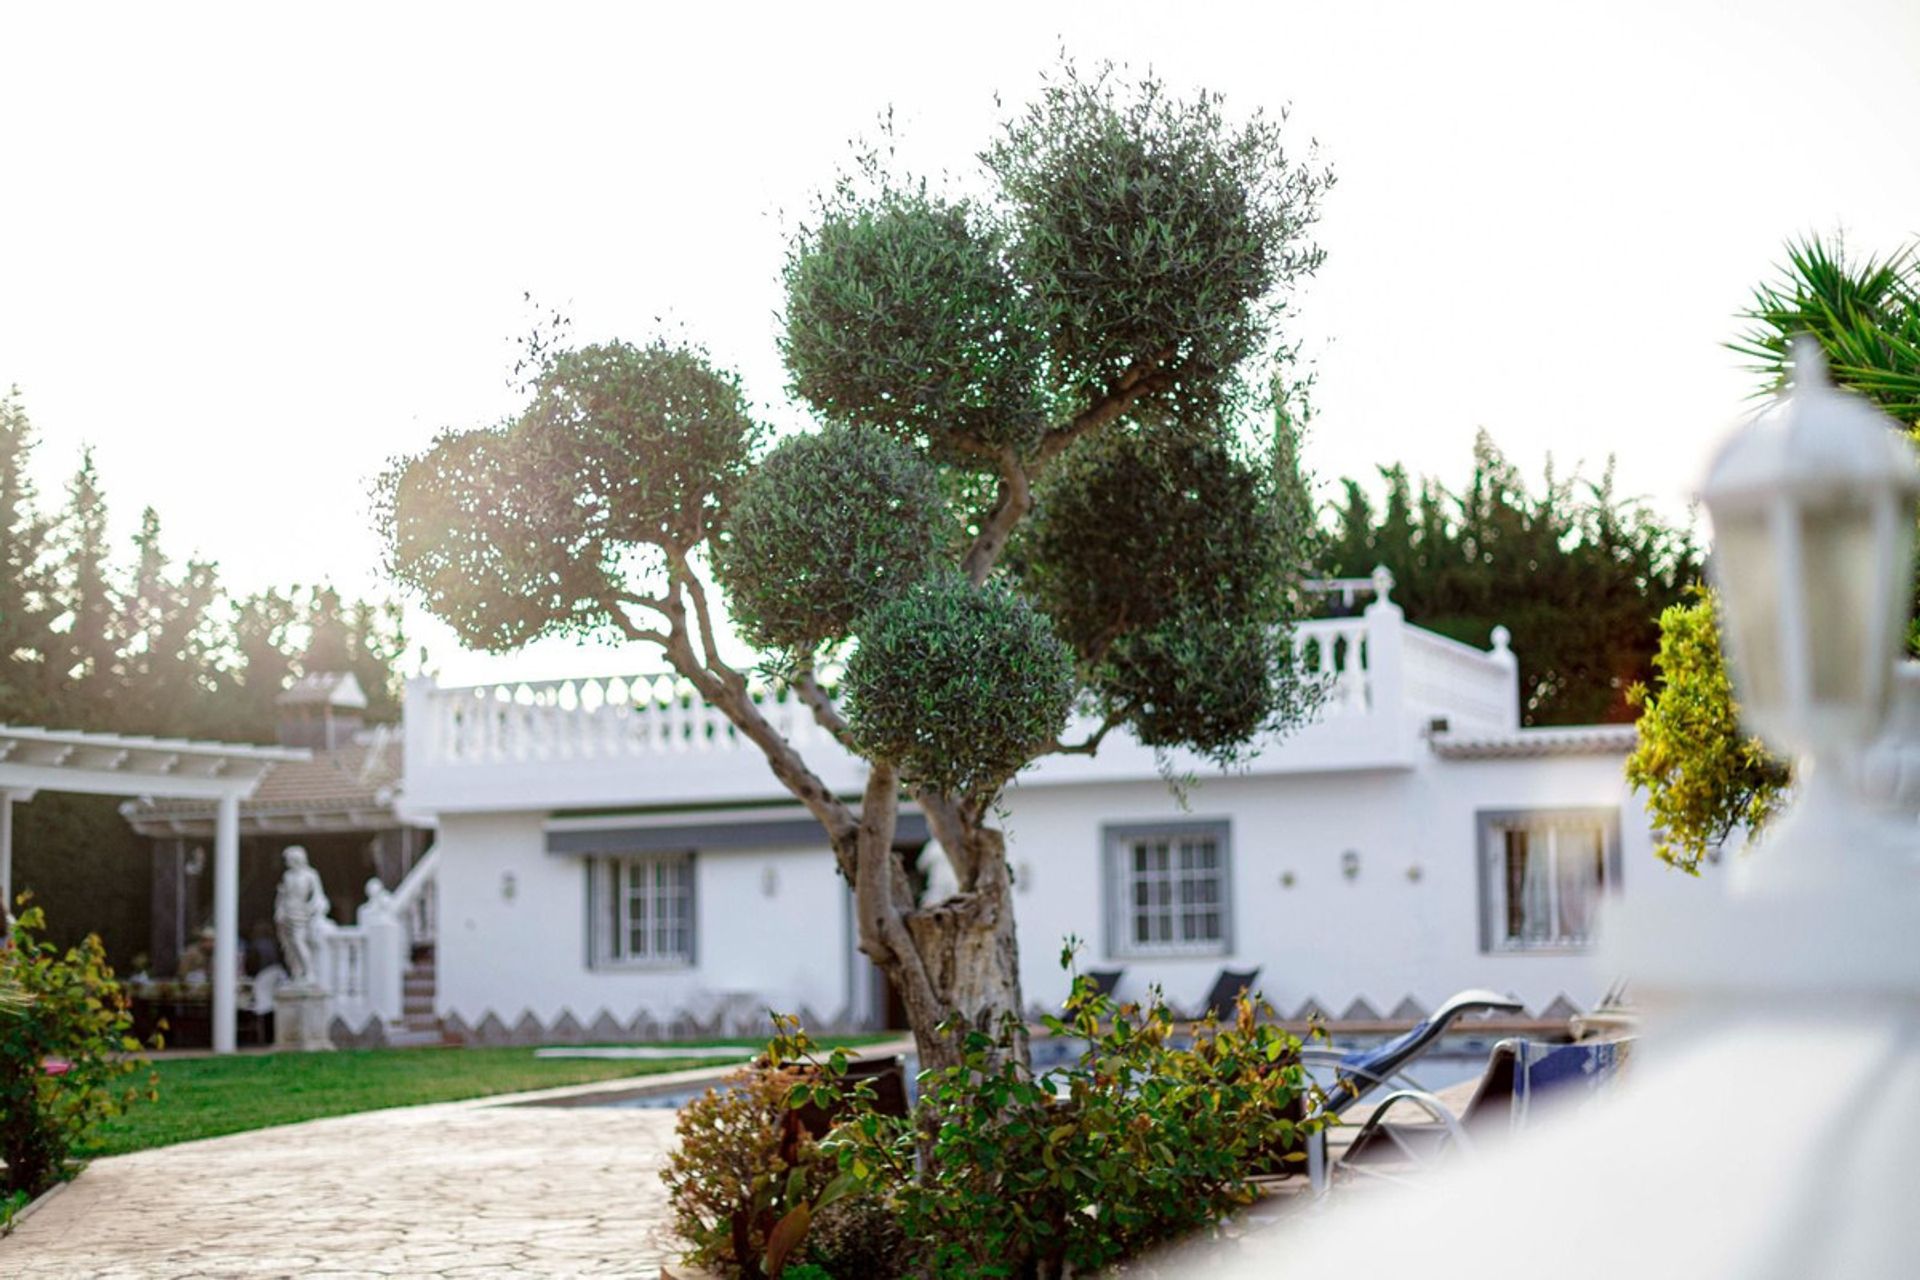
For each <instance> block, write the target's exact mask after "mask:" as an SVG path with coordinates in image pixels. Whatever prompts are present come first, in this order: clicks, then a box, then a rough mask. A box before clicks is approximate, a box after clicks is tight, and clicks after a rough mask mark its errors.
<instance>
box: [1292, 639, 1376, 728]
mask: <svg viewBox="0 0 1920 1280" xmlns="http://www.w3.org/2000/svg"><path fill="white" fill-rule="evenodd" d="M1367 628H1368V623H1367V620H1366V619H1365V618H1319V619H1315V620H1313V621H1311V622H1303V623H1301V624H1300V625H1299V626H1298V627H1296V628H1295V629H1294V633H1293V660H1294V661H1295V662H1296V663H1298V664H1299V666H1300V669H1301V671H1302V672H1304V673H1305V674H1306V675H1308V676H1309V677H1317V678H1318V679H1319V680H1321V681H1322V682H1323V683H1324V696H1323V699H1322V701H1321V704H1320V708H1321V710H1320V716H1321V718H1322V719H1323V720H1324V719H1332V718H1334V717H1336V716H1350V715H1366V714H1367V713H1368V712H1369V711H1371V710H1372V709H1373V681H1372V678H1371V674H1372V673H1371V672H1370V670H1369V666H1370V663H1369V654H1368V652H1367Z"/></svg>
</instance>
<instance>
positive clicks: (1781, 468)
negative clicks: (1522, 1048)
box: [1185, 341, 1920, 1280]
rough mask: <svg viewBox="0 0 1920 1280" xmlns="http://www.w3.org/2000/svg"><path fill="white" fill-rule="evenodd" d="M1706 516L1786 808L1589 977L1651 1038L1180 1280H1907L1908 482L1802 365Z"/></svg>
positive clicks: (1916, 1064) (1818, 368)
mask: <svg viewBox="0 0 1920 1280" xmlns="http://www.w3.org/2000/svg"><path fill="white" fill-rule="evenodd" d="M1702 497H1703V498H1704V499H1705V501H1706V505H1707V508H1708V511H1709V513H1710V515H1711V517H1712V520H1713V531H1714V539H1715V546H1714V571H1715V580H1716V582H1717V584H1718V586H1719V589H1720V594H1721V610H1722V619H1721V620H1722V624H1723V629H1724V634H1725V636H1726V639H1727V648H1728V650H1729V654H1730V658H1731V661H1732V675H1733V692H1734V697H1735V699H1736V701H1737V702H1738V703H1739V705H1740V707H1741V710H1742V714H1743V715H1744V716H1745V717H1746V719H1747V721H1748V723H1749V725H1750V726H1751V727H1752V728H1754V729H1755V730H1757V731H1758V732H1759V733H1761V734H1762V735H1763V736H1764V737H1765V738H1766V739H1767V741H1768V742H1769V743H1771V744H1773V745H1774V746H1775V747H1776V749H1778V750H1780V751H1782V752H1783V753H1788V754H1791V755H1792V756H1793V757H1794V773H1793V786H1792V787H1791V789H1790V791H1789V793H1788V798H1787V804H1788V807H1787V809H1786V811H1785V812H1784V813H1783V814H1782V815H1781V818H1780V820H1779V821H1778V822H1777V823H1775V824H1774V825H1773V826H1772V827H1770V828H1769V829H1768V830H1767V832H1766V835H1765V838H1764V839H1763V840H1762V841H1760V842H1759V844H1758V846H1757V847H1756V848H1754V849H1753V850H1752V851H1751V853H1750V854H1748V855H1747V856H1745V857H1742V858H1740V859H1737V860H1736V862H1735V865H1734V866H1732V867H1730V868H1728V869H1726V871H1724V872H1723V873H1721V874H1719V875H1717V876H1715V877H1713V883H1711V884H1703V885H1702V886H1701V889H1702V892H1701V893H1695V894H1690V895H1675V896H1674V897H1672V898H1663V899H1660V900H1655V899H1651V898H1645V899H1638V900H1635V901H1632V902H1626V903H1621V904H1618V909H1617V910H1614V911H1613V912H1612V913H1611V914H1609V916H1608V917H1607V921H1606V925H1605V927H1604V929H1603V930H1602V931H1601V936H1602V939H1603V941H1602V943H1601V946H1602V950H1603V956H1602V958H1601V964H1600V965H1599V966H1598V968H1599V969H1600V971H1603V972H1606V973H1609V974H1620V975H1622V976H1624V977H1625V978H1626V979H1627V980H1628V981H1629V982H1630V983H1631V984H1632V989H1633V991H1634V994H1635V1002H1636V1004H1637V1005H1638V1006H1639V1009H1640V1011H1641V1012H1642V1013H1643V1014H1644V1023H1643V1025H1644V1028H1645V1032H1644V1035H1642V1036H1641V1037H1640V1039H1639V1040H1638V1042H1637V1043H1636V1046H1635V1047H1634V1048H1632V1049H1631V1050H1630V1051H1629V1053H1630V1056H1629V1058H1628V1061H1627V1065H1626V1068H1625V1071H1624V1074H1623V1075H1622V1076H1621V1078H1620V1079H1619V1081H1618V1082H1617V1084H1616V1085H1614V1086H1610V1087H1609V1088H1608V1089H1607V1090H1606V1091H1605V1092H1604V1093H1598V1092H1597V1093H1594V1094H1592V1095H1582V1094H1580V1093H1579V1092H1578V1090H1577V1089H1576V1090H1575V1091H1574V1092H1573V1094H1572V1096H1573V1097H1576V1098H1578V1097H1582V1096H1586V1097H1587V1098H1588V1101H1587V1103H1586V1105H1585V1106H1583V1107H1574V1108H1572V1109H1571V1110H1570V1111H1568V1112H1567V1113H1566V1114H1562V1115H1559V1116H1551V1115H1546V1114H1545V1113H1544V1110H1536V1109H1535V1108H1541V1109H1544V1108H1546V1107H1548V1106H1550V1105H1551V1104H1550V1103H1549V1102H1548V1101H1547V1100H1546V1099H1544V1098H1543V1099H1539V1100H1535V1101H1533V1102H1530V1103H1529V1111H1528V1117H1529V1118H1528V1120H1527V1129H1526V1131H1525V1132H1523V1133H1521V1134H1519V1135H1518V1136H1516V1137H1515V1138H1514V1139H1513V1140H1512V1141H1511V1142H1509V1143H1508V1144H1507V1145H1505V1146H1504V1148H1501V1149H1497V1150H1496V1149H1494V1147H1495V1143H1494V1142H1493V1141H1487V1142H1484V1143H1481V1142H1478V1141H1477V1140H1476V1148H1477V1149H1476V1150H1475V1151H1474V1152H1472V1157H1473V1158H1471V1159H1468V1158H1464V1154H1463V1153H1458V1152H1457V1153H1456V1157H1455V1158H1454V1160H1453V1161H1452V1164H1451V1167H1450V1168H1448V1169H1445V1170H1435V1171H1434V1172H1433V1175H1432V1176H1431V1177H1429V1178H1428V1179H1427V1180H1426V1181H1425V1183H1424V1185H1419V1186H1412V1185H1410V1186H1409V1187H1408V1188H1407V1189H1406V1192H1405V1194H1404V1195H1396V1194H1394V1193H1392V1192H1388V1191H1369V1192H1368V1193H1366V1194H1365V1195H1357V1196H1350V1197H1348V1198H1347V1202H1346V1204H1345V1206H1344V1207H1342V1205H1341V1200H1342V1188H1341V1187H1340V1186H1338V1185H1336V1186H1335V1188H1334V1190H1333V1192H1332V1194H1331V1202H1332V1203H1331V1205H1330V1211H1329V1212H1327V1213H1325V1214H1323V1215H1321V1216H1320V1217H1319V1219H1318V1220H1317V1221H1314V1222H1311V1223H1309V1224H1306V1225H1304V1226H1296V1227H1293V1228H1290V1229H1286V1230H1281V1229H1277V1228H1276V1229H1275V1230H1274V1231H1273V1232H1272V1234H1271V1237H1270V1243H1268V1245H1267V1247H1265V1248H1264V1249H1263V1248H1261V1247H1260V1245H1259V1242H1258V1241H1257V1240H1256V1239H1255V1235H1254V1231H1253V1230H1249V1231H1248V1233H1247V1235H1246V1237H1244V1238H1243V1239H1242V1240H1241V1241H1240V1242H1239V1245H1240V1248H1241V1256H1239V1257H1236V1258H1233V1259H1225V1258H1221V1257H1216V1256H1208V1255H1202V1256H1201V1257H1199V1258H1197V1259H1196V1260H1195V1263H1194V1265H1193V1266H1191V1267H1190V1268H1189V1269H1188V1270H1187V1271H1186V1272H1185V1274H1188V1275H1192V1276H1195V1277H1198V1276H1203V1275H1204V1276H1206V1277H1207V1280H1240V1278H1241V1277H1245V1278H1246V1280H1254V1278H1255V1277H1266V1276H1269V1275H1272V1274H1274V1273H1275V1271H1276V1270H1278V1269H1279V1267H1278V1263H1279V1262H1281V1261H1284V1264H1285V1267H1286V1269H1288V1270H1289V1272H1290V1273H1291V1272H1293V1271H1297V1272H1299V1273H1300V1274H1302V1275H1308V1274H1317V1273H1320V1272H1331V1271H1334V1270H1337V1269H1340V1268H1343V1267H1346V1268H1349V1269H1350V1268H1351V1264H1352V1261H1353V1258H1354V1256H1355V1255H1354V1241H1356V1240H1364V1241H1366V1242H1367V1249H1366V1261H1367V1266H1368V1268H1369V1270H1372V1271H1375V1272H1379V1273H1382V1274H1404V1275H1415V1274H1418V1275H1424V1276H1460V1277H1463V1278H1464V1277H1467V1276H1477V1275H1479V1274H1480V1273H1482V1272H1483V1271H1484V1270H1485V1269H1486V1267H1485V1262H1484V1259H1482V1258H1480V1257H1477V1256H1474V1255H1471V1254H1467V1253H1462V1252H1461V1251H1459V1250H1451V1251H1449V1250H1446V1249H1444V1248H1438V1249H1437V1248H1436V1247H1435V1245H1434V1242H1435V1241H1440V1240H1448V1239H1476V1238H1491V1237H1493V1236H1495V1235H1497V1236H1498V1238H1499V1240H1500V1242H1501V1243H1500V1247H1501V1250H1502V1253H1503V1256H1505V1257H1509V1258H1551V1259H1553V1263H1552V1270H1553V1272H1554V1275H1555V1276H1556V1277H1558V1278H1559V1280H1613V1278H1614V1277H1618V1276H1626V1275H1635V1276H1638V1275H1647V1276H1687V1277H1689V1278H1690V1280H1800V1278H1801V1277H1807V1276H1818V1277H1820V1278H1821V1280H1885V1278H1886V1277H1891V1276H1910V1275H1914V1274H1916V1259H1920V1215H1916V1214H1914V1213H1913V1212H1912V1197H1913V1188H1914V1187H1916V1186H1920V1144H1916V1143H1915V1142H1914V1141H1913V1138H1914V1135H1915V1134H1916V1133H1920V960H1917V959H1916V956H1917V955H1920V951H1916V946H1915V943H1916V939H1920V825H1916V823H1915V813H1914V810H1915V808H1916V805H1915V801H1916V799H1920V664H1914V663H1898V662H1897V659H1898V654H1899V639H1900V631H1901V626H1902V624H1903V622H1904V621H1905V619H1906V616H1907V611H1908V609H1909V607H1910V603H1911V595H1910V591H1911V585H1912V579H1911V577H1910V574H1911V563H1910V560H1909V556H1910V554H1911V551H1912V542H1913V529H1914V522H1915V517H1916V509H1915V508H1916V503H1920V465H1917V464H1916V461H1915V458H1914V449H1913V445H1912V443H1911V442H1910V441H1909V440H1908V438H1907V435H1906V432H1905V431H1903V430H1901V429H1899V428H1898V426H1897V424H1894V423H1893V422H1891V421H1890V420H1889V419H1887V418H1885V417H1883V416H1882V415H1881V414H1879V413H1878V412H1877V411H1875V410H1874V409H1873V408H1872V407H1871V406H1870V405H1868V404H1867V403H1866V402H1865V401H1863V400H1861V399H1859V398H1858V397H1856V396H1852V395H1849V394H1847V393H1845V392H1842V391H1838V390H1836V389H1834V388H1833V387H1831V386H1830V385H1828V383H1827V380H1826V371H1825V368H1824V366H1823V361H1822V359H1821V357H1820V352H1819V349H1818V347H1816V346H1815V345H1813V344H1812V343H1811V342H1807V341H1802V342H1798V343H1796V344H1795V348H1794V352H1793V377H1792V386H1791V387H1790V388H1789V390H1788V391H1787V393H1786V394H1785V395H1783V396H1782V397H1780V399H1779V400H1777V401H1776V402H1775V403H1774V404H1773V405H1772V406H1770V407H1769V408H1768V409H1767V410H1765V411H1764V412H1762V413H1761V414H1760V415H1758V416H1757V417H1756V418H1754V419H1753V420H1752V421H1750V422H1749V423H1748V424H1747V425H1745V426H1744V427H1742V428H1741V429H1740V430H1739V431H1738V432H1737V433H1736V434H1735V435H1734V437H1733V438H1732V439H1731V440H1730V441H1729V442H1728V444H1727V445H1726V446H1725V448H1723V449H1722V450H1721V452H1720V454H1719V455H1718V457H1717V458H1716V459H1715V460H1714V462H1713V464H1712V467H1711V469H1710V470H1709V473H1708V476H1707V479H1706V482H1705V484H1704V485H1703V492H1702ZM1647 874H1657V873H1655V872H1652V871H1649V872H1648V873H1647ZM1715 890H1724V892H1723V893H1722V892H1715ZM1563 1096H1566V1095H1563ZM1535 1116H1541V1117H1543V1118H1540V1119H1538V1120H1536V1119H1534V1117H1535Z"/></svg>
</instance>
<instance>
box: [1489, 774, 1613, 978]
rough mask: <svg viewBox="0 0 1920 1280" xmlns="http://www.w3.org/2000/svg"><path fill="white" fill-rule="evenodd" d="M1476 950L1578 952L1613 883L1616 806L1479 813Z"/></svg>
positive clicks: (1589, 940)
mask: <svg viewBox="0 0 1920 1280" xmlns="http://www.w3.org/2000/svg"><path fill="white" fill-rule="evenodd" d="M1479 826H1480V884H1481V891H1482V892H1481V919H1480V941H1481V949H1482V950H1485V951H1509V952H1525V951H1581V950H1585V949H1586V948H1587V947H1588V946H1589V945H1590V944H1591V943H1592V941H1593V926H1594V919H1595V917H1596V916H1597V915H1598V913H1599V910H1600V904H1601V901H1602V899H1603V898H1604V897H1605V896H1606V895H1607V894H1608V893H1611V892H1613V891H1615V890H1616V889H1617V888H1618V887H1619V883H1620V857H1619V848H1620V811H1619V810H1618V809H1537V810H1509V811H1501V812H1485V813H1482V814H1480V822H1479Z"/></svg>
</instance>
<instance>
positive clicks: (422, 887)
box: [357, 845, 440, 1023]
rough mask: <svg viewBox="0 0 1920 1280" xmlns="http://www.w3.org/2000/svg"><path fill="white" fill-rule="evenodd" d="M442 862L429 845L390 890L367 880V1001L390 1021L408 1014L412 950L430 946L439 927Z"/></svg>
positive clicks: (363, 914) (362, 920) (362, 919)
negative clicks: (436, 882)
mask: <svg viewBox="0 0 1920 1280" xmlns="http://www.w3.org/2000/svg"><path fill="white" fill-rule="evenodd" d="M439 866H440V847H439V846H438V845H435V846H434V847H433V848H431V849H428V850H427V852H426V854H425V855H424V856H423V857H421V859H420V861H418V862H416V863H414V864H413V869H412V870H411V871H409V872H407V874H406V875H405V877H403V878H402V879H401V881H400V884H399V886H398V887H397V888H395V889H393V890H392V891H391V892H389V891H388V889H387V888H386V886H384V885H382V884H381V883H380V882H379V881H378V880H377V879H376V880H370V881H368V882H367V900H366V901H365V902H364V903H362V904H361V906H360V911H359V914H358V916H357V920H358V922H359V927H360V930H361V931H362V932H363V933H364V934H365V935H366V942H365V960H364V965H363V969H362V973H363V975H364V977H363V984H364V990H365V992H366V1000H367V1004H368V1005H369V1006H370V1008H371V1009H372V1012H373V1013H374V1015H375V1016H377V1017H378V1018H380V1020H381V1021H383V1022H387V1023H394V1022H398V1021H400V1020H401V1018H403V1017H404V1016H405V1014H406V981H407V970H408V969H409V968H411V967H412V965H413V949H414V948H415V947H419V946H430V945H432V943H433V940H434V937H435V935H436V932H437V924H438V915H437V911H436V904H437V900H438V897H439V895H438V894H437V893H436V892H435V888H434V873H435V871H436V870H437V869H438V868H439Z"/></svg>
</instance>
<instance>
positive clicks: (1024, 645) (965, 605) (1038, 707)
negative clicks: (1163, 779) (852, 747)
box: [846, 572, 1074, 795]
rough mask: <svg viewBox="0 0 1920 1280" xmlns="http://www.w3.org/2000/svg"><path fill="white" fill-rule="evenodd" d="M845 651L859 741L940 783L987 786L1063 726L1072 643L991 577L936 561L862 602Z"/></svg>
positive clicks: (963, 789)
mask: <svg viewBox="0 0 1920 1280" xmlns="http://www.w3.org/2000/svg"><path fill="white" fill-rule="evenodd" d="M859 641H860V647H859V648H858V649H857V650H856V651H855V652H854V655H853V657H852V659H851V660H850V661H849V662H848V663H847V674H846V690H847V718H848V720H849V722H850V723H851V724H852V726H853V732H854V736H855V738H856V739H857V741H858V742H859V744H860V747H861V750H862V751H863V752H865V753H867V754H868V755H870V756H871V757H873V758H875V759H879V760H887V761H891V762H892V763H894V764H896V765H898V766H899V767H900V769H901V771H902V772H903V773H904V774H905V775H906V777H907V778H908V779H909V780H911V781H913V782H915V783H919V784H923V785H927V786H932V787H935V788H937V789H939V790H942V791H945V792H949V793H959V794H967V795H975V794H981V793H984V792H988V791H991V790H993V789H995V788H998V787H999V786H1000V785H1001V784H1002V783H1004V782H1005V781H1006V780H1007V779H1008V778H1011V777H1012V776H1013V775H1014V774H1015V773H1017V772H1019V770H1020V768H1021V767H1022V766H1023V765H1025V764H1026V763H1027V761H1028V760H1030V759H1032V757H1033V755H1034V753H1035V752H1036V751H1037V750H1038V749H1039V748H1040V747H1041V746H1042V745H1043V744H1045V743H1047V742H1050V741H1052V740H1053V739H1055V738H1057V737H1058V736H1059V734H1060V732H1061V730H1062V729H1064V728H1065V727H1066V723H1067V713H1068V712H1069V711H1070V710H1071V709H1072V705H1073V691H1074V676H1073V655H1072V653H1071V652H1069V651H1068V649H1067V646H1066V645H1064V644H1062V643H1061V642H1060V639H1059V638H1058V637H1057V636H1055V635H1054V634H1053V624H1052V623H1051V622H1049V621H1048V620H1047V618H1046V616H1045V615H1044V614H1042V613H1040V612H1039V611H1038V610H1036V609H1034V608H1033V607H1032V606H1031V605H1029V604H1028V603H1027V602H1026V601H1025V600H1023V599H1021V598H1020V597H1018V596H1016V595H1014V594H1013V593H1012V592H1010V591H1008V590H1007V589H1006V588H1004V587H1003V586H1000V585H999V584H997V583H989V584H987V585H986V586H984V587H976V586H974V585H973V584H972V583H971V582H969V581H968V580H967V579H966V578H965V577H963V576H961V575H960V574H957V573H952V572H948V573H938V574H935V575H933V576H932V577H929V578H927V579H925V580H923V581H922V582H920V583H918V584H916V585H915V586H913V587H912V588H910V589H909V590H908V591H907V592H906V593H905V594H904V595H901V596H900V597H899V598H897V599H895V600H893V601H890V602H889V603H887V604H885V605H882V606H881V607H880V608H878V609H876V610H875V611H874V612H873V613H871V614H869V615H868V616H867V618H866V619H865V620H864V621H863V622H862V624H861V627H860V631H859Z"/></svg>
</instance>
